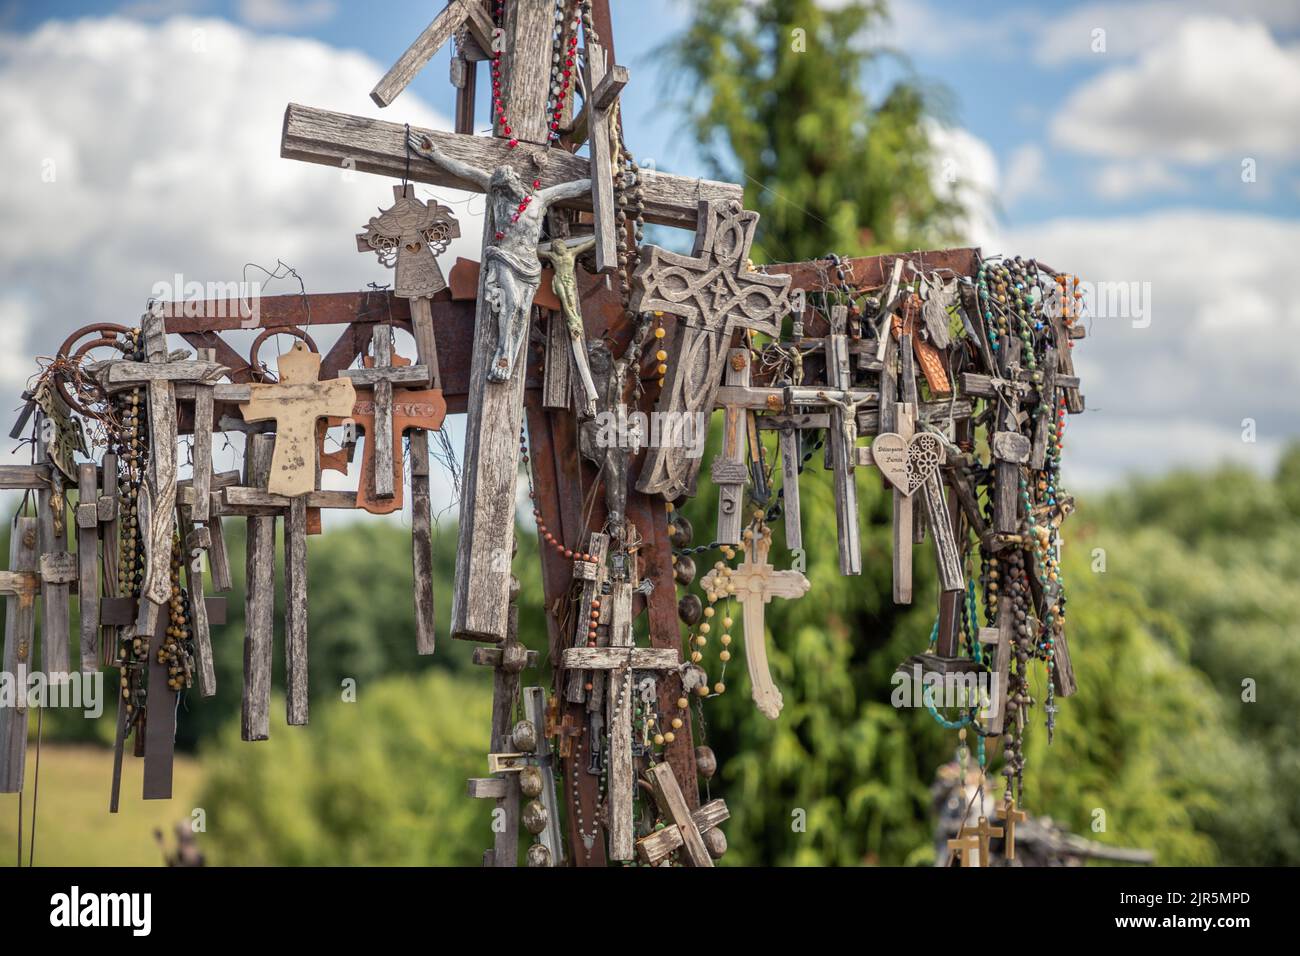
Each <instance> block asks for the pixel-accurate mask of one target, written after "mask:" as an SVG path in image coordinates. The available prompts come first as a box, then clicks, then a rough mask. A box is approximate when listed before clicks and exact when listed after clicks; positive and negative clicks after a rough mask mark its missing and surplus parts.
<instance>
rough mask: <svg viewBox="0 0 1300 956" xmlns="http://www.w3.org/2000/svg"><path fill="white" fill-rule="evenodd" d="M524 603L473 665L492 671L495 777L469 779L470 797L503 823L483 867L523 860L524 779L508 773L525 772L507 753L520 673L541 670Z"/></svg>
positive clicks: (491, 760)
mask: <svg viewBox="0 0 1300 956" xmlns="http://www.w3.org/2000/svg"><path fill="white" fill-rule="evenodd" d="M518 627H519V605H518V603H517V602H515V601H512V602H511V604H510V632H509V634H508V636H507V638H506V640H505V641H503V642H502V644H501V646H500V647H491V648H488V647H476V648H475V649H474V663H475V664H478V665H480V666H482V667H491V668H492V736H491V740H490V744H489V746H490V749H491V752H490V753H489V755H488V770H489V771H490V772H491V773H492V774H493V776H491V777H485V778H474V779H471V780H470V781H469V795H470V796H471V797H476V798H480V799H495V800H496V805H497V809H498V810H499V811H500V812H501V814H502V816H503V818H504V819H501V820H499V821H497V820H494V823H493V828H492V829H493V834H494V836H493V847H492V849H491V850H487V851H485V852H484V854H483V865H484V866H499V867H512V866H515V865H517V864H518V862H519V794H520V790H519V776H518V774H516V773H508V772H507V771H511V770H514V771H518V770H520V769H522V766H523V760H522V756H520V755H510V756H519V760H518V762H517V764H516V762H514V761H509V762H507V763H506V764H505V765H502V757H503V755H505V752H506V751H508V750H513V749H516V748H515V746H514V743H513V741H512V739H511V737H512V734H511V724H512V722H513V716H512V715H513V714H514V707H515V700H516V698H518V696H519V675H520V673H522V672H523V670H524V669H525V668H528V667H535V666H537V652H536V651H530V650H528V649H527V648H526V647H524V645H522V644H520V643H519V640H518V637H517V634H518ZM533 729H534V733H536V732H537V730H538V728H537V727H534V728H533Z"/></svg>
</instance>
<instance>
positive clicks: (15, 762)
mask: <svg viewBox="0 0 1300 956" xmlns="http://www.w3.org/2000/svg"><path fill="white" fill-rule="evenodd" d="M38 534H39V532H38V528H37V519H35V518H24V517H19V518H16V519H15V520H14V525H13V528H12V529H11V530H10V532H9V570H8V571H3V572H0V594H3V595H4V596H5V598H6V600H5V644H4V666H3V671H4V673H5V674H8V675H11V679H12V680H13V681H15V684H16V685H17V683H18V681H19V679H20V678H19V675H20V674H24V675H25V674H26V672H27V671H28V670H29V669H30V667H31V655H32V644H33V642H34V640H35V638H36V595H37V594H39V593H40V589H41V585H40V578H39V576H38V575H37V573H36V547H37V537H38ZM14 693H15V697H14V705H13V706H12V707H8V706H6V707H0V793H18V792H20V791H21V790H22V789H23V775H24V767H25V764H26V760H27V688H26V686H25V684H24V685H23V686H15V688H14Z"/></svg>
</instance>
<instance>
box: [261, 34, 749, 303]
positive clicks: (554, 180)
mask: <svg viewBox="0 0 1300 956" xmlns="http://www.w3.org/2000/svg"><path fill="white" fill-rule="evenodd" d="M547 36H548V37H549V34H547ZM547 60H548V61H549V54H547ZM506 115H507V116H510V117H511V119H512V120H513V119H515V116H514V115H512V114H510V113H507V114H506ZM538 115H539V116H544V115H545V110H541V111H539V113H538ZM411 130H412V132H416V133H421V134H423V135H425V136H428V137H429V139H430V140H431V141H432V142H433V144H434V146H435V147H437V149H438V150H439V151H440V152H442V153H444V154H446V155H447V156H450V157H452V158H453V159H457V160H460V161H462V162H465V163H469V164H470V165H472V166H476V167H477V168H479V169H496V168H497V167H499V166H510V167H512V168H514V169H515V171H516V172H517V173H519V174H520V176H521V177H522V178H523V179H524V180H525V181H526V182H531V181H532V180H534V179H537V180H539V181H540V182H541V185H540V186H539V187H538V188H539V189H546V188H548V187H550V186H554V185H557V184H559V183H562V182H572V181H573V180H575V179H586V178H588V177H589V175H590V164H589V163H588V161H587V160H586V159H584V158H583V157H581V156H574V155H571V154H568V153H565V152H563V151H560V150H549V151H547V152H546V154H545V155H546V159H547V161H546V165H545V168H543V169H542V170H541V171H540V172H539V171H537V169H536V167H535V166H534V165H533V162H532V160H531V159H530V158H529V151H528V150H525V149H522V148H521V149H516V150H511V149H510V147H509V145H508V143H507V142H506V141H505V140H503V139H499V138H497V137H488V136H461V135H457V134H455V133H448V132H446V131H439V130H426V129H422V128H417V127H415V126H412V127H411ZM406 131H407V128H406V125H405V124H403V123H388V122H384V121H382V120H368V119H363V118H361V117H357V116H349V115H348V114H346V113H336V112H332V111H330V110H320V109H315V108H313V107H309V106H300V105H299V104H297V103H290V104H289V106H288V108H287V109H286V110H285V117H284V133H283V136H282V138H281V141H280V155H281V156H282V157H284V158H285V159H296V160H300V161H302V162H308V163H319V164H322V165H325V166H331V167H333V168H335V169H342V168H344V166H343V164H344V162H345V161H347V162H349V163H350V166H349V167H348V168H352V169H357V170H360V171H361V172H366V173H375V174H377V175H381V176H388V177H390V178H392V179H401V178H402V177H403V176H404V175H408V174H409V175H408V178H409V179H410V180H411V181H414V182H422V183H428V184H430V185H434V186H442V187H446V188H450V189H464V190H469V191H471V192H478V191H479V190H478V188H477V187H476V186H475V185H474V184H473V183H469V182H466V181H465V180H462V179H458V178H456V177H455V176H452V175H451V174H450V173H447V172H445V171H444V170H442V169H441V167H439V166H436V165H435V164H433V163H425V162H417V163H413V164H410V166H409V169H408V164H407V149H406ZM700 199H705V200H716V201H720V202H725V201H728V200H736V201H741V200H742V199H743V189H742V188H741V187H740V186H738V185H736V184H734V183H719V182H713V181H710V180H706V179H690V178H687V177H684V176H674V175H672V174H671V173H662V172H656V173H655V175H654V176H651V177H647V180H646V182H645V185H644V188H643V190H642V201H643V202H644V203H645V220H646V222H650V223H656V224H659V225H666V226H676V227H678V228H680V229H694V228H695V224H696V217H697V203H698V201H699V200H700ZM557 206H560V207H564V208H572V209H580V210H583V211H586V212H591V209H592V206H591V196H590V195H589V194H588V195H584V196H578V197H576V198H574V199H572V200H565V201H564V202H561V203H557ZM626 211H627V212H628V213H629V214H632V213H635V212H636V210H635V209H632V208H630V207H629V208H627V209H626ZM237 326H238V322H236V327H237Z"/></svg>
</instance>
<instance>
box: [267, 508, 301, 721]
mask: <svg viewBox="0 0 1300 956" xmlns="http://www.w3.org/2000/svg"><path fill="white" fill-rule="evenodd" d="M272 560H274V558H272ZM284 670H285V684H286V688H285V691H286V692H285V720H286V721H287V722H288V724H289V726H291V727H300V726H304V725H305V724H306V723H307V714H308V705H307V698H308V675H307V499H306V498H305V497H303V496H301V495H300V496H299V497H297V498H293V499H291V500H290V502H289V508H288V510H287V512H286V514H285V519H284Z"/></svg>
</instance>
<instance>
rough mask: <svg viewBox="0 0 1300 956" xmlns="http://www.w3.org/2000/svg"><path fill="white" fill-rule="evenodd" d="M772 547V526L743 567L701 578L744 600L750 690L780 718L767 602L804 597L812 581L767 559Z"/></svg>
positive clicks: (754, 541) (753, 542) (709, 588)
mask: <svg viewBox="0 0 1300 956" xmlns="http://www.w3.org/2000/svg"><path fill="white" fill-rule="evenodd" d="M771 547H772V532H771V529H768V528H765V529H763V532H762V533H761V534H755V535H754V536H753V538H751V539H750V543H749V545H748V547H747V548H746V550H745V560H744V562H742V563H741V565H740V567H738V568H735V569H732V568H727V567H724V568H723V569H721V570H713V571H710V572H709V573H708V574H706V575H705V576H704V578H703V579H702V580H701V581H700V584H701V586H702V587H703V588H704V590H705V591H706V592H709V593H715V594H718V595H734V596H735V597H736V599H737V600H739V601H740V606H741V611H742V614H743V616H744V620H745V663H746V666H747V669H748V670H749V683H750V693H751V694H752V695H753V698H754V704H755V705H756V706H757V707H758V710H759V713H761V714H762V715H763V716H764V717H767V718H768V719H770V720H776V718H777V715H779V714H780V713H781V706H782V704H783V703H784V702H783V700H782V698H781V691H780V690H778V689H777V686H776V684H774V683H773V682H772V674H771V671H770V670H769V669H768V665H767V638H766V631H765V628H764V627H763V606H764V605H765V604H767V603H768V602H770V601H771V600H772V598H774V597H780V598H800V597H803V596H804V595H805V594H807V593H808V590H809V588H811V587H812V584H811V583H810V582H809V581H808V579H807V578H806V577H804V576H803V574H801V573H800V572H798V571H793V570H791V571H778V570H776V569H775V568H773V567H772V565H771V564H769V563H768V561H767V553H768V551H769V550H771Z"/></svg>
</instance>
